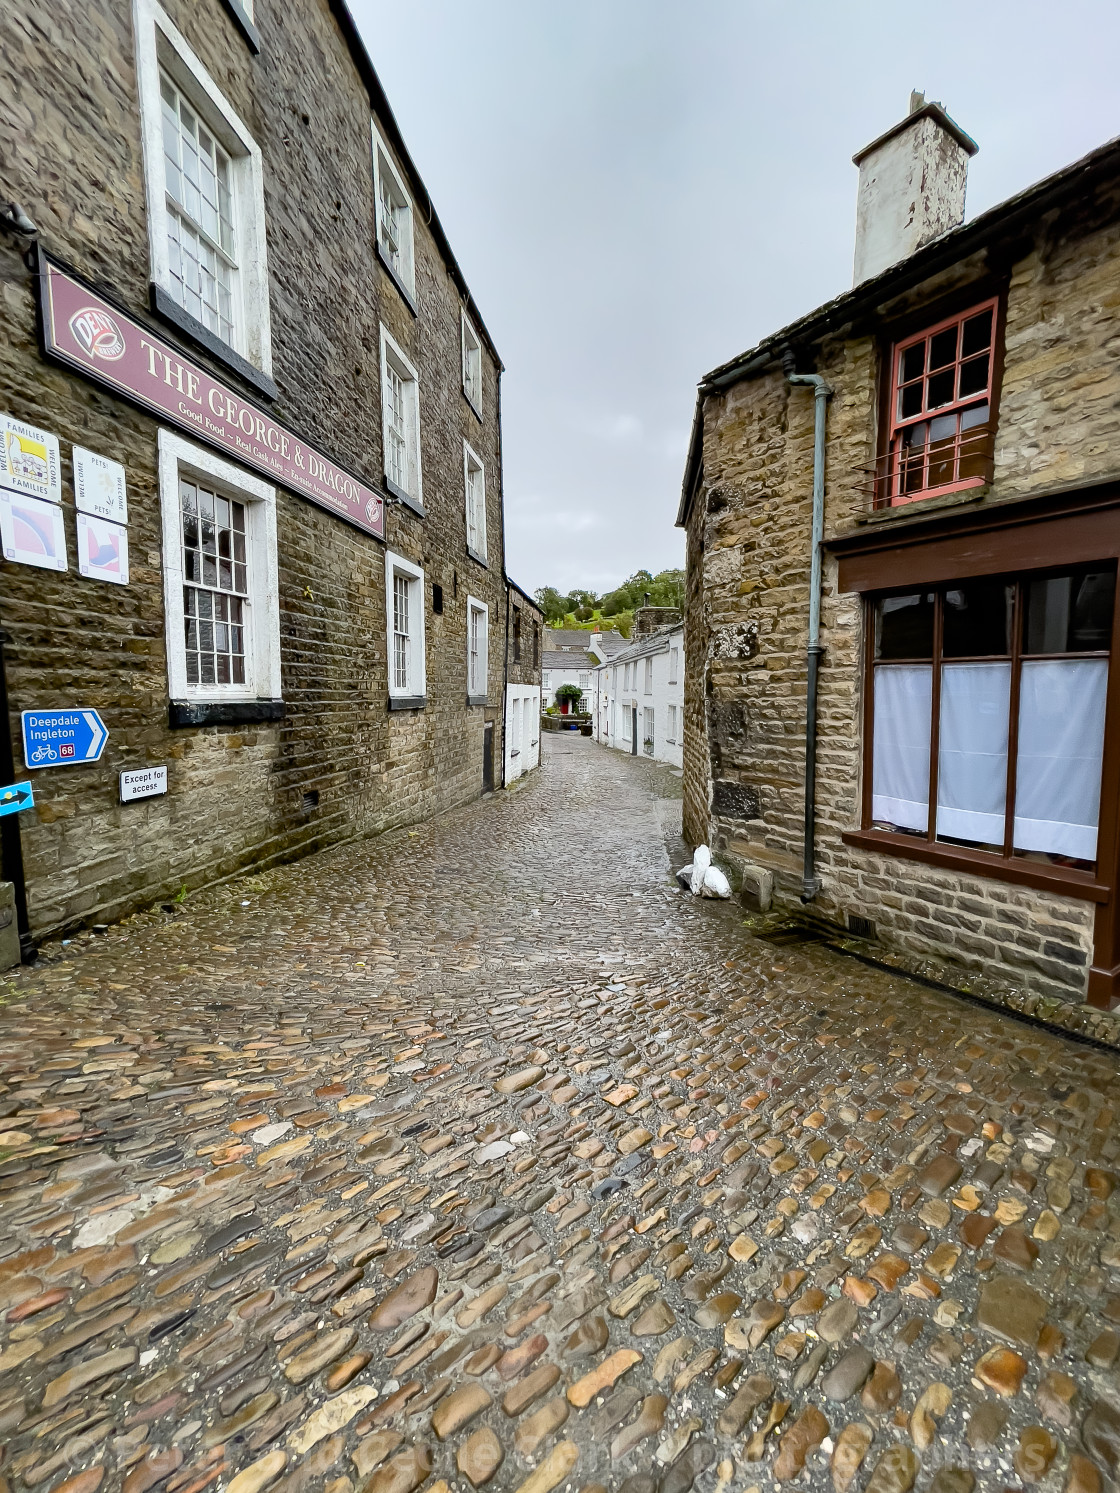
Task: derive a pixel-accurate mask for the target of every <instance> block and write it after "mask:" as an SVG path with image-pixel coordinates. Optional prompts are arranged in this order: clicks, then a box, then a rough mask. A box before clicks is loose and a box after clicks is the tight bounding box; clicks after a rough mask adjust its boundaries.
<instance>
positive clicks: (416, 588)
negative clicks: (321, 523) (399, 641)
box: [385, 550, 428, 700]
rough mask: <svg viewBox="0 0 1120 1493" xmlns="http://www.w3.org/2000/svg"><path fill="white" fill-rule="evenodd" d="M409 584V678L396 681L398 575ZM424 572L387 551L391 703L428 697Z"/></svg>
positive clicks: (386, 600)
mask: <svg viewBox="0 0 1120 1493" xmlns="http://www.w3.org/2000/svg"><path fill="white" fill-rule="evenodd" d="M398 575H399V576H403V577H404V578H405V579H406V580H407V581H408V639H409V651H408V679H407V681H406V682H405V684H404V685H403V686H402V685H398V684H397V682H396V677H397V674H396V668H395V666H394V665H395V660H394V628H393V598H394V589H395V588H394V582H395V580H396V578H397V576H398ZM424 601H425V597H424V572H423V570H422V569H421V567H420V566H419V565H414V564H413V562H412V561H411V560H406V559H405V557H404V556H403V555H398V554H395V553H394V552H393V551H392V550H386V551H385V642H386V655H385V658H386V672H387V674H388V680H389V698H390V699H391V700H420V699H423V698H424V696H425V695H426V694H427V687H428V671H427V656H426V652H425V642H424Z"/></svg>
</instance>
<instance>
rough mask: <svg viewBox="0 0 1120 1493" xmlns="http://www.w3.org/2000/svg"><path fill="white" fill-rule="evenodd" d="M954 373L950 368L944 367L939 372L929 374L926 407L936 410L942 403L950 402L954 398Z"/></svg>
mask: <svg viewBox="0 0 1120 1493" xmlns="http://www.w3.org/2000/svg"><path fill="white" fill-rule="evenodd" d="M955 383H956V374H955V372H954V370H953V369H952V368H946V369H945V370H944V371H943V372H941V373H934V374H931V375H930V380H929V384H928V385H927V389H928V393H927V396H926V409H927V410H937V409H940V408H941V406H942V405H943V404H952V402H953V398H954V387H953V386H954V384H955Z"/></svg>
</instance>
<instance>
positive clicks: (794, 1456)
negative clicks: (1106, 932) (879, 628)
mask: <svg viewBox="0 0 1120 1493" xmlns="http://www.w3.org/2000/svg"><path fill="white" fill-rule="evenodd" d="M544 746H545V748H546V751H545V760H544V763H543V766H542V769H541V771H540V772H539V773H537V774H536V775H535V776H534V777H533V778H532V779H530V780H528V781H526V782H525V784H524V786H522V787H520V788H519V789H518V790H517V791H514V792H510V793H507V794H502V793H499V794H496V795H494V796H493V797H491V798H489V799H486V800H483V801H482V802H479V803H476V804H473V805H470V806H469V807H467V808H465V809H462V810H458V811H455V812H452V813H450V814H446V815H444V816H443V817H441V818H438V819H436V820H434V821H431V822H429V823H426V824H423V825H421V826H419V827H418V828H416V829H411V830H401V831H396V832H393V833H390V834H387V835H384V836H382V837H381V838H379V839H375V840H367V841H362V842H359V843H355V844H352V845H348V846H344V847H341V848H339V849H336V850H333V851H329V852H327V853H324V854H321V855H319V856H317V857H314V858H312V859H309V860H305V861H303V862H301V863H298V864H295V865H292V866H290V867H285V868H281V869H279V870H276V871H273V872H270V873H269V874H267V875H264V876H261V877H249V878H246V879H243V880H241V881H239V882H237V883H234V884H230V885H228V886H224V887H220V888H217V889H216V890H214V891H211V892H209V893H205V894H200V895H198V896H193V897H191V898H189V899H188V900H186V901H185V903H184V904H183V905H182V906H181V907H177V908H174V909H171V910H166V911H161V910H159V909H154V910H153V911H151V912H148V913H145V914H142V915H138V916H136V917H135V918H133V919H131V920H129V921H128V922H126V923H125V924H123V925H120V926H117V927H112V928H110V929H109V930H108V932H107V933H105V934H103V935H101V936H94V935H90V934H87V935H83V936H82V937H80V938H78V939H76V940H75V941H73V942H72V943H70V944H69V945H68V946H66V947H59V946H52V947H51V948H49V949H48V950H47V951H46V957H45V959H44V961H43V962H42V963H41V964H40V965H39V966H38V967H37V968H34V969H25V970H23V971H21V972H19V973H18V974H17V975H15V976H14V977H4V979H3V980H2V981H0V1001H2V1004H0V1117H2V1118H0V1445H3V1447H4V1450H3V1453H2V1454H0V1493H23V1490H25V1489H26V1490H30V1489H36V1490H38V1489H42V1490H43V1493H52V1490H55V1489H60V1488H64V1489H65V1490H66V1493H94V1490H97V1489H98V1488H103V1489H105V1490H110V1489H113V1490H115V1489H118V1488H122V1487H123V1489H124V1490H125V1493H145V1490H147V1489H149V1488H155V1487H157V1486H158V1487H159V1488H161V1489H163V1490H166V1493H201V1490H203V1489H204V1488H207V1487H213V1488H215V1489H219V1488H221V1489H227V1488H228V1489H230V1490H232V1493H255V1490H257V1489H260V1488H264V1487H266V1486H271V1487H273V1488H275V1489H283V1490H284V1493H304V1490H312V1489H320V1488H322V1489H325V1490H329V1493H350V1490H352V1489H354V1490H363V1493H411V1490H413V1489H416V1488H420V1487H424V1488H425V1489H428V1490H432V1493H435V1490H439V1493H446V1490H447V1489H451V1488H454V1489H457V1490H462V1493H467V1490H469V1489H471V1488H474V1487H481V1486H483V1485H485V1486H487V1487H488V1488H490V1489H503V1490H504V1489H510V1490H516V1489H520V1490H522V1493H546V1490H549V1489H552V1488H554V1487H555V1488H570V1489H573V1490H577V1489H584V1490H591V1489H599V1488H602V1489H607V1490H610V1493H618V1490H625V1493H653V1490H655V1489H657V1490H659V1493H685V1490H687V1489H689V1488H691V1487H696V1488H697V1489H702V1490H713V1489H716V1488H719V1489H727V1490H732V1489H733V1490H739V1489H747V1488H751V1487H757V1488H759V1489H765V1488H769V1487H771V1486H773V1485H774V1484H775V1482H778V1483H784V1482H788V1481H790V1480H793V1479H798V1485H799V1486H811V1487H813V1488H815V1489H829V1488H835V1489H836V1490H838V1493H845V1490H847V1489H848V1488H851V1489H853V1490H861V1493H862V1490H865V1489H866V1490H869V1493H904V1490H906V1489H908V1488H910V1487H912V1486H915V1485H916V1486H918V1487H919V1488H921V1489H922V1490H925V1489H927V1488H930V1487H933V1488H935V1489H936V1493H968V1490H969V1489H970V1488H971V1487H972V1486H973V1485H974V1484H975V1486H976V1487H978V1488H981V1489H989V1488H990V1489H1001V1488H1004V1487H1015V1488H1019V1487H1023V1486H1024V1485H1029V1486H1032V1487H1033V1486H1036V1485H1041V1486H1042V1487H1043V1488H1045V1489H1056V1490H1057V1489H1069V1490H1070V1493H1093V1490H1095V1489H1099V1488H1101V1487H1103V1486H1106V1484H1105V1483H1104V1482H1103V1481H1102V1480H1103V1479H1104V1478H1107V1477H1111V1478H1117V1477H1118V1476H1120V1411H1117V1410H1116V1409H1115V1408H1113V1403H1114V1396H1115V1383H1116V1378H1115V1375H1116V1368H1117V1357H1118V1354H1120V1212H1118V1211H1117V1205H1118V1203H1120V1192H1114V1187H1115V1184H1116V1174H1117V1156H1118V1153H1120V1144H1118V1141H1117V1135H1118V1131H1117V1125H1116V1116H1117V1114H1120V1061H1118V1060H1117V1059H1116V1058H1115V1057H1112V1056H1109V1055H1108V1054H1106V1053H1104V1052H1102V1051H1099V1050H1097V1049H1094V1048H1092V1047H1090V1046H1086V1045H1076V1044H1074V1043H1073V1042H1071V1041H1067V1040H1064V1039H1059V1038H1058V1037H1055V1036H1051V1035H1049V1034H1048V1033H1047V1032H1045V1031H1041V1030H1038V1029H1034V1028H1032V1027H1030V1026H1028V1025H1026V1024H1023V1023H1021V1022H1017V1021H1014V1020H1012V1019H1009V1018H1008V1017H1006V1016H1004V1015H1001V1014H999V1013H997V1012H995V1011H991V1010H988V1009H986V1008H981V1007H977V1006H974V1005H971V1004H967V1003H965V1002H964V1001H959V1000H956V999H954V998H952V997H949V996H946V995H941V994H938V993H936V992H934V991H930V990H927V989H924V988H922V987H920V986H918V985H916V984H913V983H910V982H907V981H904V980H901V979H897V978H895V977H893V976H890V975H887V974H885V973H881V972H879V971H876V970H873V969H869V968H866V967H864V966H862V965H860V964H858V963H856V962H854V961H852V960H849V959H844V958H842V957H840V956H839V955H836V954H833V953H831V952H828V951H825V950H822V949H821V948H819V947H814V946H812V945H805V946H797V945H791V946H788V947H783V946H775V945H773V944H769V943H765V942H762V941H759V940H758V939H756V938H754V937H752V936H751V935H750V933H749V932H748V930H747V929H746V928H745V927H744V926H743V923H742V915H741V913H740V911H739V909H738V908H737V906H735V905H733V904H715V903H703V904H701V903H697V902H693V901H692V900H691V899H690V898H689V897H688V896H687V895H685V894H683V893H681V892H680V891H679V890H678V889H677V888H676V886H675V884H674V883H673V881H672V877H671V871H670V865H671V861H670V854H669V850H670V847H672V849H673V855H674V857H675V856H676V854H677V849H676V843H675V836H676V835H677V834H678V833H679V799H678V798H676V797H675V796H674V795H675V794H676V793H678V792H679V785H678V780H677V779H676V778H675V777H674V776H673V775H672V774H671V773H669V772H668V771H667V770H664V769H661V768H657V767H654V766H653V765H652V764H648V763H646V762H644V761H638V762H635V761H633V760H631V759H629V758H626V757H622V756H620V755H618V754H616V753H613V752H610V751H608V750H606V749H605V748H601V747H599V746H597V745H595V744H594V743H592V742H590V741H586V740H583V739H581V738H578V737H573V736H567V735H565V736H562V737H550V736H546V737H545V739H544ZM672 864H679V861H676V860H674V861H673V862H672Z"/></svg>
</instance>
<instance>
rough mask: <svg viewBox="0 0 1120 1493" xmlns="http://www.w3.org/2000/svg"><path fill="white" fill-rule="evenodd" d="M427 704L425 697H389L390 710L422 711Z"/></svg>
mask: <svg viewBox="0 0 1120 1493" xmlns="http://www.w3.org/2000/svg"><path fill="white" fill-rule="evenodd" d="M427 703H428V697H427V695H390V696H389V709H390V710H423V709H424V707H425V705H427Z"/></svg>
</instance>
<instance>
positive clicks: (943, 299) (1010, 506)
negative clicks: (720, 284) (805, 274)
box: [678, 95, 1120, 1006]
mask: <svg viewBox="0 0 1120 1493" xmlns="http://www.w3.org/2000/svg"><path fill="white" fill-rule="evenodd" d="M975 149H976V146H975V145H974V143H973V142H972V141H971V140H970V139H969V138H968V136H967V135H965V134H964V132H963V131H962V130H961V129H960V128H959V127H958V126H957V125H956V124H955V123H954V122H953V121H952V120H951V119H950V118H949V117H948V115H946V114H945V112H944V111H943V110H942V109H941V108H940V106H938V105H936V104H927V103H925V101H924V99H922V97H921V96H920V95H916V96H915V97H914V99H913V100H912V107H911V112H910V114H909V115H908V116H907V117H906V118H905V119H903V120H902V121H901V122H900V123H899V124H898V125H896V126H895V127H894V128H893V129H892V130H890V131H888V132H887V134H885V135H884V136H882V137H881V138H880V139H879V140H877V141H875V142H874V143H873V144H872V145H870V146H868V147H867V149H866V150H864V151H862V152H861V153H860V154H859V155H858V156H857V157H856V158H855V159H856V162H857V164H858V165H859V171H860V188H859V213H858V227H857V247H856V256H855V263H856V283H855V285H854V287H853V289H852V290H850V291H848V292H846V293H845V294H843V295H841V296H839V297H837V298H836V299H835V300H834V301H832V302H830V303H828V304H827V305H824V306H822V307H819V308H818V309H817V310H815V311H812V312H810V313H809V314H808V315H806V316H805V317H803V318H802V319H801V320H799V321H797V322H795V323H793V324H792V325H791V326H788V327H786V328H784V329H783V330H781V331H779V332H776V333H775V334H774V335H773V336H771V337H768V338H767V339H766V340H765V341H764V342H762V343H760V344H759V345H758V346H757V347H755V348H753V349H751V350H750V351H748V352H746V353H744V354H743V355H742V356H740V357H737V358H735V359H734V360H733V361H731V362H729V363H727V364H725V365H724V366H722V367H720V368H717V369H715V370H714V371H713V372H712V373H710V374H708V375H707V377H706V378H705V379H704V380H703V382H702V383H701V385H700V390H699V397H698V403H697V410H696V418H695V423H694V427H693V435H692V441H691V446H690V453H689V457H688V462H687V469H686V475H685V482H684V488H683V493H682V501H681V508H680V513H679V518H678V521H679V523H680V524H681V525H683V526H684V527H685V528H686V530H687V551H688V579H687V588H688V589H687V627H686V652H687V668H686V699H685V826H686V833H687V834H688V835H689V836H690V837H691V838H692V840H694V841H700V840H705V839H711V841H712V842H713V843H714V844H715V845H716V846H717V847H718V848H719V849H721V850H722V851H723V852H724V853H725V854H727V855H728V856H729V857H730V858H732V860H733V861H734V860H737V861H738V862H739V863H740V864H741V865H742V866H743V867H744V868H753V869H751V871H750V878H749V879H750V880H751V883H752V884H753V885H756V886H759V885H763V884H765V885H767V886H768V885H769V884H770V883H771V881H772V884H773V889H774V895H775V898H776V901H777V903H778V905H779V906H782V905H784V906H786V907H790V908H796V907H797V906H798V904H799V901H800V902H801V903H803V904H804V905H805V907H806V911H807V913H808V915H809V916H810V917H812V918H816V919H822V920H824V921H825V922H827V923H829V924H832V925H839V926H840V927H843V928H847V929H849V930H851V931H853V932H854V933H857V934H860V935H863V936H864V937H868V938H877V939H878V940H880V941H881V943H882V944H883V945H885V946H886V947H887V948H888V949H890V950H893V951H894V954H893V955H892V957H900V958H903V959H904V960H910V961H912V962H913V963H916V964H920V963H922V962H932V964H933V965H934V966H937V965H940V966H941V967H942V968H944V967H945V965H946V963H948V964H952V963H953V962H955V963H957V964H958V965H960V964H964V965H966V966H969V971H968V972H964V971H959V970H958V972H957V973H956V974H953V973H952V971H951V969H950V971H949V973H948V975H947V978H948V979H950V980H951V981H955V982H957V983H961V982H964V981H973V982H974V981H975V980H976V978H977V972H979V973H980V975H981V976H982V983H983V981H986V982H987V983H988V985H989V986H990V987H991V988H992V990H993V993H995V994H996V995H997V997H998V995H999V992H1000V991H1002V992H1003V993H1004V994H1003V998H1008V999H1014V1000H1016V1001H1021V1000H1027V1001H1028V1002H1032V1003H1033V1002H1037V1001H1038V1000H1042V1001H1043V1002H1044V1003H1045V1002H1046V1001H1047V999H1048V998H1051V997H1054V996H1059V997H1061V998H1062V999H1064V1000H1066V1001H1072V1002H1081V1001H1086V1000H1087V1001H1088V1002H1089V1003H1090V1004H1092V1005H1096V1006H1108V1005H1110V1004H1111V1003H1113V1002H1114V1001H1115V1000H1116V997H1117V993H1118V991H1120V899H1118V875H1120V866H1118V858H1120V826H1118V823H1117V818H1118V814H1117V810H1118V803H1117V784H1118V783H1120V684H1118V679H1120V674H1118V670H1117V668H1116V666H1115V665H1113V664H1111V658H1112V655H1113V654H1115V653H1116V651H1117V649H1118V647H1120V635H1118V634H1117V630H1116V629H1117V627H1118V626H1120V607H1118V606H1117V605H1116V596H1115V592H1116V581H1117V558H1118V556H1120V464H1118V459H1117V441H1118V437H1120V143H1118V142H1112V143H1111V144H1108V145H1106V146H1103V147H1102V148H1100V149H1099V150H1096V151H1094V152H1093V153H1092V154H1090V155H1088V156H1086V157H1085V158H1084V159H1083V160H1080V161H1078V162H1076V163H1075V164H1074V165H1072V166H1070V167H1068V168H1067V169H1065V170H1062V171H1060V172H1058V173H1057V174H1056V175H1054V176H1052V177H1050V178H1048V179H1046V180H1044V181H1042V182H1040V183H1038V184H1037V185H1036V186H1033V187H1031V188H1029V189H1028V190H1026V191H1024V192H1022V193H1021V194H1020V195H1018V196H1017V197H1014V198H1013V199H1011V200H1010V201H1008V202H1005V203H1003V204H1002V205H1000V206H998V207H996V208H993V209H992V210H991V211H988V212H985V213H984V214H982V215H981V216H979V217H977V218H975V219H974V220H972V221H970V222H967V223H965V222H964V221H963V218H964V190H965V173H966V168H967V164H968V160H969V157H970V156H971V155H972V154H973V153H974V151H975ZM818 437H819V441H818ZM815 516H816V517H815ZM815 525H816V527H815ZM818 535H819V543H818V542H817V536H818ZM815 560H816V561H818V562H819V564H820V579H819V592H818V590H817V586H818V578H817V573H816V569H815V565H814V561H815ZM818 613H819V628H818V624H817V618H818ZM814 754H815V763H814ZM807 763H808V770H807ZM931 806H932V807H931Z"/></svg>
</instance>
